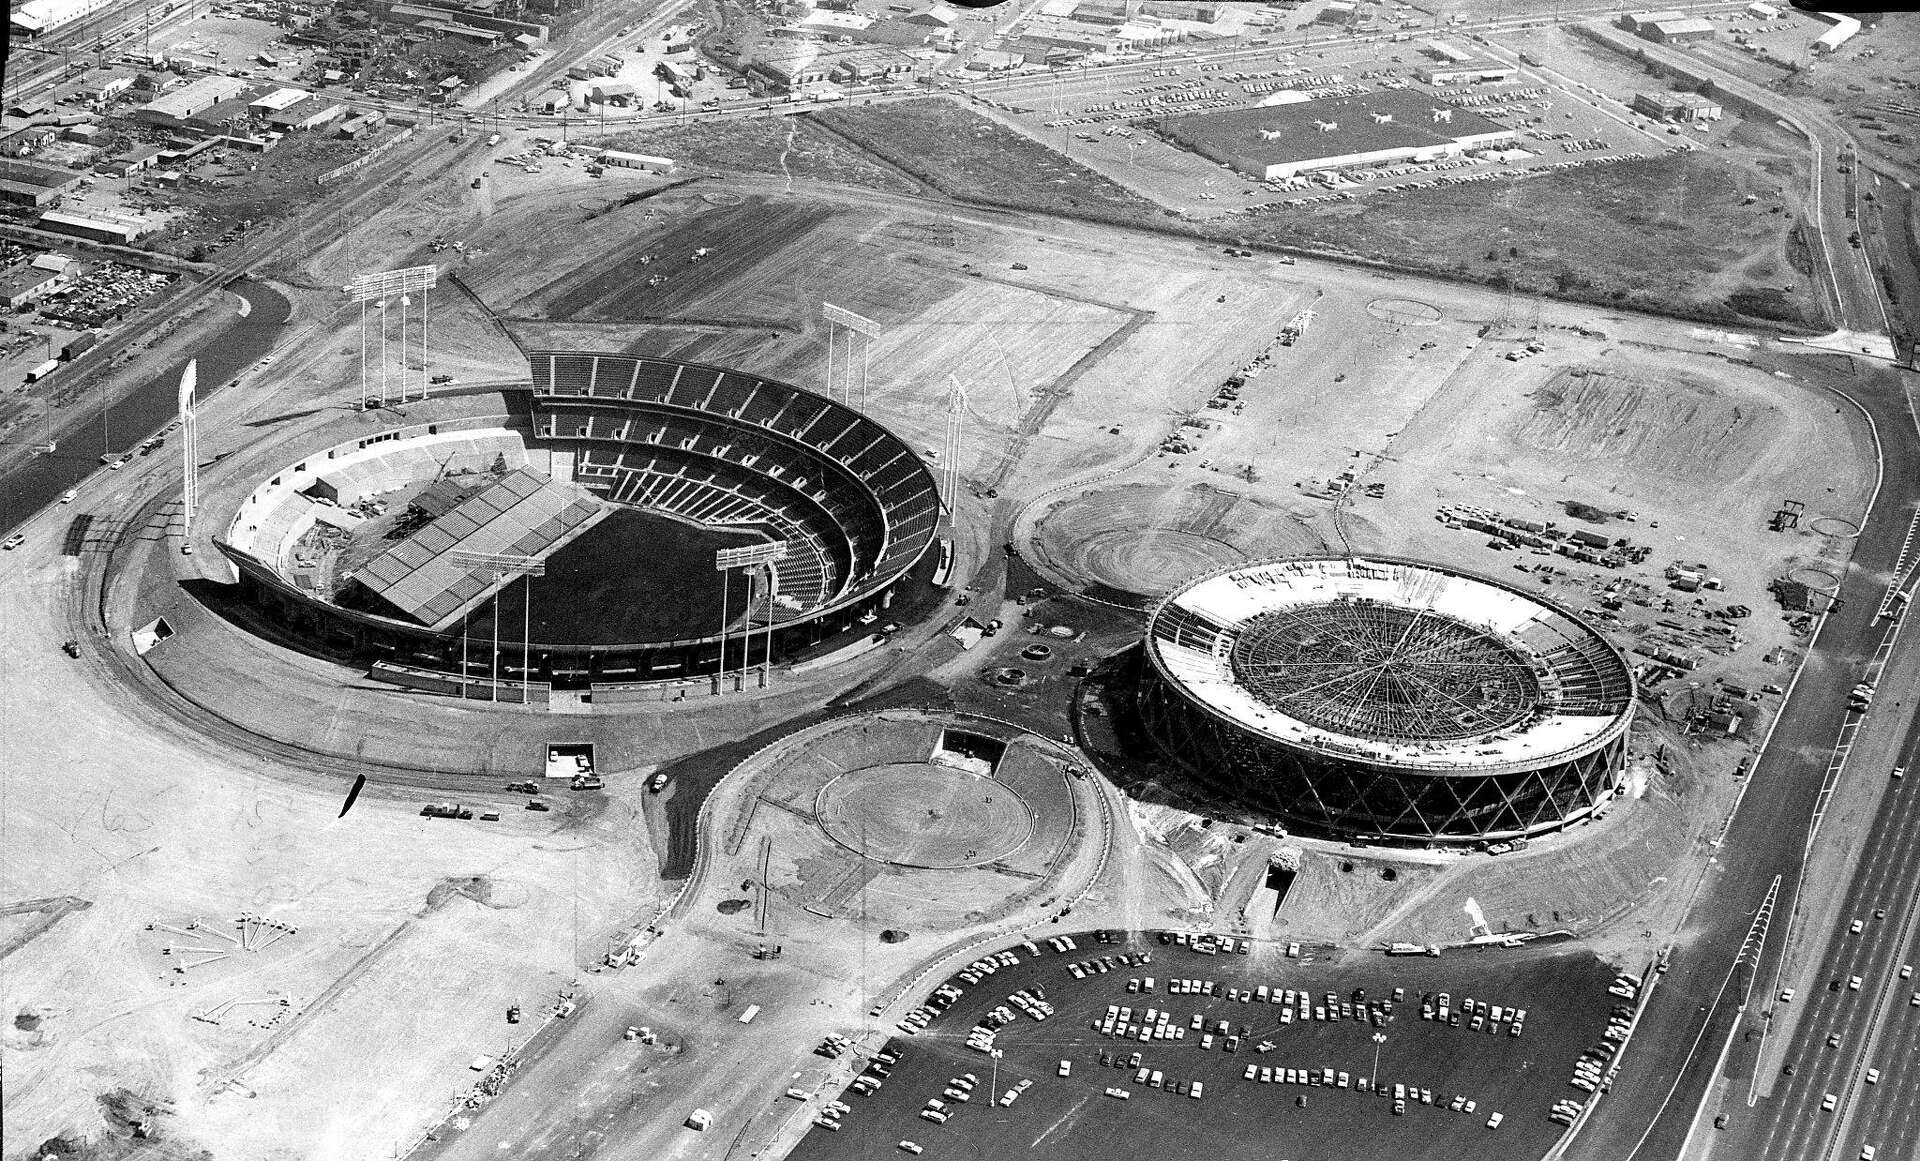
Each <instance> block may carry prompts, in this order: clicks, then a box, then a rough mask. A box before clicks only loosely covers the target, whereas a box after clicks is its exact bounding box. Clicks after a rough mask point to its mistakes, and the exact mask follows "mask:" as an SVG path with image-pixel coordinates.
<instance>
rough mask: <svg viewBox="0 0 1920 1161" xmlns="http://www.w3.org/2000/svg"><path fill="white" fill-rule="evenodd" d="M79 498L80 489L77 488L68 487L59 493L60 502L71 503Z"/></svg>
mask: <svg viewBox="0 0 1920 1161" xmlns="http://www.w3.org/2000/svg"><path fill="white" fill-rule="evenodd" d="M79 498H80V489H78V488H68V489H67V490H66V491H64V492H62V493H60V502H61V503H62V504H71V503H73V502H74V501H75V500H78V499H79Z"/></svg>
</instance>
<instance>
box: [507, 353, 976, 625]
mask: <svg viewBox="0 0 1920 1161" xmlns="http://www.w3.org/2000/svg"><path fill="white" fill-rule="evenodd" d="M529 359H530V362H531V364H532V370H533V391H534V423H535V428H536V433H537V435H538V436H539V438H541V439H542V440H550V441H554V442H555V443H558V444H563V445H564V444H569V443H579V444H583V445H585V447H584V448H583V449H582V450H581V451H580V453H579V455H578V458H577V459H576V462H575V477H576V479H577V480H578V481H579V482H580V483H582V484H584V485H586V486H588V487H592V488H594V489H596V490H597V491H600V492H601V493H602V494H603V495H604V496H605V497H606V498H607V499H609V500H610V501H612V502H614V503H623V504H632V505H635V506H637V507H644V508H649V509H652V510H656V511H662V512H668V513H671V514H673V515H676V516H679V517H681V518H684V519H689V520H694V521H698V522H701V523H707V524H715V525H758V526H761V527H763V528H765V529H766V530H767V531H768V533H769V534H770V535H774V536H778V537H780V538H783V539H786V540H787V541H788V543H789V558H788V560H787V561H785V562H783V563H782V564H781V566H780V574H779V575H780V594H779V598H778V607H777V608H776V609H775V610H774V611H772V613H771V614H770V615H772V616H774V617H775V618H776V619H785V618H790V617H793V616H799V615H804V614H805V613H806V612H808V611H811V610H814V609H818V608H823V607H828V606H833V605H839V604H844V603H846V602H848V601H854V600H858V599H860V598H862V597H865V596H867V595H870V594H872V593H875V592H877V591H879V590H880V589H882V588H884V587H886V586H887V585H889V584H891V583H892V582H893V581H894V580H895V579H897V578H898V577H899V576H900V575H901V574H902V573H904V572H905V571H906V570H907V569H909V568H911V567H912V566H913V564H914V563H915V562H917V561H918V560H919V559H920V557H921V556H922V555H923V554H924V553H925V551H926V550H927V548H928V546H929V545H930V544H931V543H932V540H933V537H934V533H935V530H936V526H937V524H938V521H939V516H940V497H939V493H938V490H937V488H936V487H935V485H934V481H933V476H932V474H931V473H930V472H929V471H928V470H927V468H926V465H925V464H924V463H922V462H921V460H920V458H919V457H918V456H917V455H915V454H914V452H913V451H912V449H911V448H909V447H908V446H907V445H906V444H905V443H904V442H903V441H901V440H900V439H899V438H898V437H896V436H895V435H893V434H892V433H891V432H889V431H888V430H887V429H886V428H885V427H883V426H881V425H880V424H878V423H876V422H874V421H873V420H871V419H868V418H867V417H865V416H863V415H861V414H859V413H858V412H856V411H854V410H852V409H850V408H847V407H843V406H841V405H840V404H838V403H835V402H833V401H832V400H830V399H827V398H826V397H824V396H821V395H817V394H815V393H813V392H810V391H805V390H802V389H800V388H797V387H792V386H789V385H787V384H784V383H778V382H775V381H773V380H768V379H762V378H759V377H757V376H753V375H747V374H744V373H741V372H737V371H729V370H725V369H723V368H718V367H709V366H702V365H698V364H691V363H680V362H675V361H672V360H666V359H652V358H644V357H639V356H633V355H617V354H599V353H574V352H557V351H546V352H535V353H533V354H531V355H530V356H529Z"/></svg>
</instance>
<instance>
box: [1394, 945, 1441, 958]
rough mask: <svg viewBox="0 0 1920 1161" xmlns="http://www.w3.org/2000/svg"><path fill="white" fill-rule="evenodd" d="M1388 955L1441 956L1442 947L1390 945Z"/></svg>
mask: <svg viewBox="0 0 1920 1161" xmlns="http://www.w3.org/2000/svg"><path fill="white" fill-rule="evenodd" d="M1387 954H1388V955H1436V956H1437V955H1439V954H1440V947H1439V945H1438V944H1433V943H1390V944H1388V945H1387Z"/></svg>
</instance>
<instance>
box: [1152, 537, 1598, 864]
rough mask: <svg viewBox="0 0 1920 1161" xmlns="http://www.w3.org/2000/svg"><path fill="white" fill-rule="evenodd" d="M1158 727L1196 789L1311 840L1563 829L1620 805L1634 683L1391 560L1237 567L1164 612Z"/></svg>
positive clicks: (1518, 595)
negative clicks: (1605, 806)
mask: <svg viewBox="0 0 1920 1161" xmlns="http://www.w3.org/2000/svg"><path fill="white" fill-rule="evenodd" d="M1145 654H1146V659H1145V664H1144V665H1143V666H1142V669H1141V678H1140V690H1139V705H1140V710H1141V716H1142V718H1143V719H1144V721H1145V723H1146V726H1147V729H1148V730H1149V731H1150V733H1151V734H1152V736H1153V738H1154V740H1155V742H1156V743H1157V744H1158V746H1159V748H1160V750H1161V751H1162V753H1163V754H1164V756H1165V757H1166V758H1167V759H1168V760H1169V761H1172V762H1174V763H1177V764H1178V765H1180V766H1181V767H1183V768H1184V769H1185V770H1186V771H1187V772H1188V773H1189V774H1190V775H1191V776H1193V777H1196V778H1199V779H1202V780H1204V781H1208V782H1212V783H1214V784H1216V785H1217V786H1219V787H1220V788H1221V789H1223V790H1225V791H1226V792H1227V793H1228V794H1230V795H1233V796H1235V797H1238V798H1243V799H1247V800H1250V801H1252V802H1254V803H1256V804H1258V805H1259V806H1261V807H1263V808H1265V809H1268V810H1271V811H1272V812H1274V813H1276V814H1278V815H1279V816H1280V817H1282V818H1284V819H1286V820H1287V821H1288V822H1289V823H1290V824H1292V825H1295V826H1298V827H1300V828H1302V829H1303V830H1306V831H1309V832H1313V833H1321V834H1332V835H1336V836H1339V837H1349V838H1356V839H1367V840H1376V841H1387V842H1404V843H1476V842H1487V841H1500V840H1503V839H1512V838H1518V837H1523V836H1530V835H1534V834H1539V833H1543V832H1546V831H1551V830H1556V829H1559V828H1562V827H1565V826H1567V825H1568V824H1570V823H1572V822H1575V821H1578V820H1579V819H1581V818H1584V817H1586V816H1587V815H1589V814H1590V813H1591V812H1592V811H1593V810H1594V809H1595V808H1596V807H1598V806H1599V804H1600V803H1601V802H1603V801H1605V800H1606V799H1607V798H1608V797H1609V796H1610V795H1611V794H1612V793H1613V791H1614V788H1615V786H1616V785H1617V782H1618V778H1619V775H1620V772H1621V769H1622V767H1623V764H1624V761H1625V751H1626V737H1627V730H1628V725H1629V723H1630V722H1631V720H1632V715H1633V691H1634V684H1633V677H1632V674H1631V672H1630V671H1629V669H1628V667H1627V664H1626V661H1625V659H1624V658H1622V657H1621V655H1620V654H1619V652H1618V651H1617V650H1615V649H1614V648H1613V646H1612V645H1610V644H1608V643H1607V641H1606V640H1605V638H1603V637H1601V636H1600V634H1599V633H1598V632H1596V631H1595V630H1594V629H1592V628H1591V627H1590V626H1588V625H1587V624H1586V623H1585V622H1583V621H1581V620H1580V619H1579V618H1578V617H1576V616H1575V615H1574V614H1572V613H1570V612H1568V611H1567V610H1565V609H1561V608H1559V607H1557V606H1555V605H1552V604H1549V603H1547V602H1545V601H1542V600H1540V599H1539V598H1537V597H1534V596H1531V595H1529V594H1525V593H1522V592H1520V591H1519V590H1517V589H1514V588H1512V587H1510V586H1507V585H1503V584H1500V583H1498V582H1496V581H1492V580H1488V579H1485V578H1480V577H1475V576H1472V575H1470V574H1467V573H1463V572H1457V571H1454V570H1451V569H1445V568H1441V567H1438V566H1434V565H1429V564H1422V563H1418V562H1415V561H1408V560H1398V559H1393V558H1389V557H1304V558H1290V559H1282V560H1271V561H1262V562H1257V563H1253V564H1247V565H1241V566H1238V567H1234V568H1229V569H1224V570H1221V571H1218V572H1215V573H1213V574H1212V575H1209V576H1205V577H1202V578H1200V579H1198V580H1195V581H1193V582H1190V583H1189V584H1187V585H1186V586H1184V587H1182V588H1181V589H1179V590H1178V591H1176V592H1174V593H1173V594H1172V595H1171V596H1169V597H1167V598H1166V599H1165V600H1164V601H1162V602H1161V604H1160V606H1159V608H1157V609H1156V610H1155V611H1154V614H1153V617H1152V621H1151V624H1150V626H1149V628H1148V631H1147V637H1146V646H1145Z"/></svg>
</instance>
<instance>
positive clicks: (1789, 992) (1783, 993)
mask: <svg viewBox="0 0 1920 1161" xmlns="http://www.w3.org/2000/svg"><path fill="white" fill-rule="evenodd" d="M1793 996H1794V991H1793V989H1792V988H1782V989H1780V1002H1781V1003H1783V1004H1791V1003H1793Z"/></svg>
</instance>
